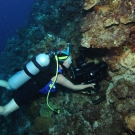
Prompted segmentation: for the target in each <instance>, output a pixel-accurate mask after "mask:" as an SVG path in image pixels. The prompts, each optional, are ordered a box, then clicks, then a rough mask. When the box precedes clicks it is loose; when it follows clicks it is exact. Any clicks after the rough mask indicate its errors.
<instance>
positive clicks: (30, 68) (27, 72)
mask: <svg viewBox="0 0 135 135" xmlns="http://www.w3.org/2000/svg"><path fill="white" fill-rule="evenodd" d="M49 63H50V58H49V56H48V55H47V54H44V53H41V54H39V55H37V56H35V57H33V59H32V60H31V61H30V62H29V63H28V64H26V65H25V67H24V68H23V70H21V71H19V72H17V73H16V74H14V75H13V76H12V77H11V78H9V80H8V83H9V86H10V89H15V90H16V89H18V88H19V87H20V86H22V85H23V84H24V83H25V82H27V81H28V80H29V79H31V78H32V77H34V76H35V75H36V74H37V73H39V71H44V70H45V67H46V66H48V65H49Z"/></svg>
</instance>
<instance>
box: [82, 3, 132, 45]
mask: <svg viewBox="0 0 135 135" xmlns="http://www.w3.org/2000/svg"><path fill="white" fill-rule="evenodd" d="M86 2H87V4H88V3H89V2H90V1H86ZM93 3H94V2H93ZM102 4H105V5H104V6H102V5H100V6H98V5H96V6H95V7H94V11H95V12H92V13H90V12H89V13H88V14H87V15H86V16H85V18H84V19H83V25H82V27H81V32H82V34H83V38H82V40H81V45H82V46H84V47H86V48H89V47H90V46H92V47H93V48H112V47H119V46H121V45H123V44H124V42H125V41H126V40H129V34H130V27H131V26H132V25H131V23H132V22H134V21H135V15H134V8H133V2H132V1H122V0H115V1H112V0H110V1H108V2H103V3H102Z"/></svg>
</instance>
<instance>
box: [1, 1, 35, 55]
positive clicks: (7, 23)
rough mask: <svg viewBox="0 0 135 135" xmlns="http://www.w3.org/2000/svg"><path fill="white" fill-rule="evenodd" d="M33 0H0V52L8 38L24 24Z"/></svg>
mask: <svg viewBox="0 0 135 135" xmlns="http://www.w3.org/2000/svg"><path fill="white" fill-rule="evenodd" d="M33 3H34V0H0V53H1V52H2V51H3V50H4V48H5V45H6V41H7V39H8V38H11V37H12V36H14V35H16V30H17V29H19V28H20V27H22V26H25V25H26V24H27V21H28V16H29V13H30V10H31V8H32V5H33Z"/></svg>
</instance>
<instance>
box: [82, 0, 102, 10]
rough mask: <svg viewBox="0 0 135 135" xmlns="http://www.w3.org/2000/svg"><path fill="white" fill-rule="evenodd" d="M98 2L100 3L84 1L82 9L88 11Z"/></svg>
mask: <svg viewBox="0 0 135 135" xmlns="http://www.w3.org/2000/svg"><path fill="white" fill-rule="evenodd" d="M98 2H100V0H85V2H84V9H85V10H88V9H90V8H92V7H93V6H95V5H96V4H97V3H98Z"/></svg>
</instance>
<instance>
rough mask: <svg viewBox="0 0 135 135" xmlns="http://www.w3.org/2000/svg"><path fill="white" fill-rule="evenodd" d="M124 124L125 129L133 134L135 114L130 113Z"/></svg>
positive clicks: (134, 130)
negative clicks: (125, 125)
mask: <svg viewBox="0 0 135 135" xmlns="http://www.w3.org/2000/svg"><path fill="white" fill-rule="evenodd" d="M125 122H126V124H127V127H128V128H129V129H130V130H132V131H133V132H135V113H132V114H130V115H129V116H126V117H125Z"/></svg>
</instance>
